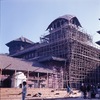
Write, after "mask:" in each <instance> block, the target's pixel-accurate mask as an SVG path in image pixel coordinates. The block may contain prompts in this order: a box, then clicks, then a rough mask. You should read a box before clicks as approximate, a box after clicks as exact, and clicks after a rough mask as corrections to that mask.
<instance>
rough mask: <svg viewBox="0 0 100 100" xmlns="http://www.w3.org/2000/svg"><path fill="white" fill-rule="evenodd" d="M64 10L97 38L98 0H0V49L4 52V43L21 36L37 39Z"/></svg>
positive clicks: (99, 6)
mask: <svg viewBox="0 0 100 100" xmlns="http://www.w3.org/2000/svg"><path fill="white" fill-rule="evenodd" d="M66 14H70V15H75V16H76V17H77V18H78V19H79V21H80V23H81V25H82V27H83V28H84V30H85V31H86V32H87V33H88V34H91V36H92V37H93V40H94V41H98V40H100V35H99V34H98V33H96V31H98V30H100V21H99V20H98V19H99V18H100V0H0V53H8V47H7V46H5V44H6V43H8V42H10V41H11V40H14V39H17V38H19V37H21V36H24V37H26V38H28V39H30V40H32V41H33V42H38V41H39V38H40V36H41V35H43V34H44V33H47V31H45V30H46V28H47V27H48V25H49V24H50V23H51V22H52V21H53V20H54V19H56V18H58V17H59V16H62V15H66Z"/></svg>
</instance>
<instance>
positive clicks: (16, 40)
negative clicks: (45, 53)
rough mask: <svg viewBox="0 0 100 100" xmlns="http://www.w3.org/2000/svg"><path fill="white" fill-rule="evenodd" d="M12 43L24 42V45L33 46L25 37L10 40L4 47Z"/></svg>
mask: <svg viewBox="0 0 100 100" xmlns="http://www.w3.org/2000/svg"><path fill="white" fill-rule="evenodd" d="M13 42H26V43H29V44H33V42H32V41H31V40H29V39H27V38H25V37H23V36H22V37H20V38H17V39H15V40H12V41H10V42H8V43H7V44H6V45H7V46H9V45H10V44H11V43H13Z"/></svg>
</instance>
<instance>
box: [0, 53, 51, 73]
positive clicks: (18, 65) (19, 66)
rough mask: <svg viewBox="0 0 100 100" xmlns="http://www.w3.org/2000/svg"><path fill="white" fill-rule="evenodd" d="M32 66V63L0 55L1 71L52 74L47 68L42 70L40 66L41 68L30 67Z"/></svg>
mask: <svg viewBox="0 0 100 100" xmlns="http://www.w3.org/2000/svg"><path fill="white" fill-rule="evenodd" d="M32 65H33V62H29V61H25V60H23V59H18V58H13V57H10V56H7V55H2V54H0V68H1V69H9V70H20V71H21V70H22V71H33V72H34V71H35V72H43V73H47V72H48V73H52V71H51V70H50V69H48V68H43V67H42V66H41V67H38V66H32ZM7 66H8V67H7Z"/></svg>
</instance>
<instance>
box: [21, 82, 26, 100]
mask: <svg viewBox="0 0 100 100" xmlns="http://www.w3.org/2000/svg"><path fill="white" fill-rule="evenodd" d="M26 93H27V87H26V82H25V81H24V82H23V87H22V100H25V97H26Z"/></svg>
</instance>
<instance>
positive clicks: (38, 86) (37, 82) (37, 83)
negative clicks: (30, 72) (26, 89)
mask: <svg viewBox="0 0 100 100" xmlns="http://www.w3.org/2000/svg"><path fill="white" fill-rule="evenodd" d="M39 76H40V74H39V73H38V80H37V84H38V88H40V84H39Z"/></svg>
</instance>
